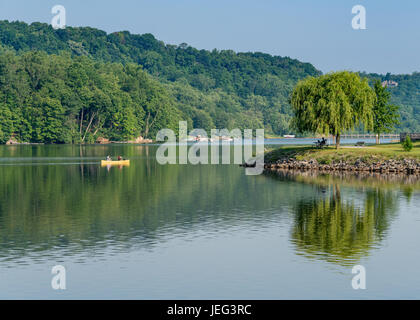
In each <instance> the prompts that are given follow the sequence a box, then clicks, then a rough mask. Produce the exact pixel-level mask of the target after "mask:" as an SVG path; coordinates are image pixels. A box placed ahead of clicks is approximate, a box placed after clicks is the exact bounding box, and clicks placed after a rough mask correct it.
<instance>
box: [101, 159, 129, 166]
mask: <svg viewBox="0 0 420 320" xmlns="http://www.w3.org/2000/svg"><path fill="white" fill-rule="evenodd" d="M129 165H130V160H114V161H113V160H111V161H108V160H101V166H129Z"/></svg>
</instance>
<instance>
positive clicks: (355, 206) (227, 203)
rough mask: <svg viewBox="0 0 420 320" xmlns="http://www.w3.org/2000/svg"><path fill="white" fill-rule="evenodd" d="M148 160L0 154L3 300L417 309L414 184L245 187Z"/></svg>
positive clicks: (216, 170) (265, 178) (372, 180)
mask: <svg viewBox="0 0 420 320" xmlns="http://www.w3.org/2000/svg"><path fill="white" fill-rule="evenodd" d="M156 149H157V147H156V146H139V145H106V146H70V145H64V146H58V145H55V146H54V145H53V146H0V298H2V299H14V298H23V299H27V298H36V299H301V298H303V299H324V298H332V299H366V298H369V299H371V298H372V299H373V298H379V299H388V298H395V299H402V298H408V299H414V298H416V299H419V298H420V253H419V252H420V250H419V245H420V232H419V231H420V210H419V208H420V196H419V192H420V183H419V182H418V181H417V180H416V179H414V178H413V177H411V178H406V177H399V176H393V177H390V178H384V177H371V176H366V177H365V176H332V175H322V176H316V175H312V174H308V173H307V174H297V173H296V174H295V173H288V172H279V173H277V174H264V175H259V176H247V175H245V173H244V169H243V168H240V167H239V166H237V165H159V164H158V163H157V162H156V160H155V153H156ZM108 154H111V155H118V154H121V155H124V156H125V157H128V158H130V159H131V165H130V166H129V167H123V168H118V167H112V168H101V166H100V164H99V163H100V159H103V158H104V157H105V156H106V155H108ZM55 265H63V266H64V267H65V268H66V287H67V288H66V290H62V291H60V290H53V289H52V288H51V279H52V277H53V275H52V274H51V268H52V267H53V266H55ZM355 265H362V266H363V267H364V268H365V270H366V286H367V287H366V289H365V290H354V289H353V287H352V278H353V277H354V276H355V275H354V274H352V268H353V266H355Z"/></svg>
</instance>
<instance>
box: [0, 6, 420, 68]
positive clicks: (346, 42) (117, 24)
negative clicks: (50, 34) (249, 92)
mask: <svg viewBox="0 0 420 320" xmlns="http://www.w3.org/2000/svg"><path fill="white" fill-rule="evenodd" d="M56 4H61V5H63V6H64V7H65V8H66V11H67V25H70V26H91V27H96V28H99V29H102V30H105V31H107V32H113V31H120V30H128V31H130V32H132V33H140V34H142V33H152V34H154V35H155V37H156V38H158V39H160V40H163V41H165V42H167V43H171V44H180V43H182V42H186V43H188V44H189V45H191V46H193V47H196V48H199V49H210V50H211V49H213V48H217V49H233V50H235V51H261V52H267V53H270V54H273V55H280V56H290V57H292V58H296V59H299V60H301V61H305V62H311V63H312V64H314V65H315V67H317V68H318V69H320V70H322V71H323V72H328V71H332V70H353V71H367V72H378V73H386V72H391V73H412V72H414V71H420V41H419V40H420V39H419V38H420V1H418V0H402V1H391V0H312V1H309V0H277V1H276V0H253V1H250V0H223V1H222V0H120V1H107V0H102V1H100V0H53V1H50V0H37V1H33V0H31V1H29V0H13V1H11V0H9V1H6V0H2V1H1V2H0V19H2V20H4V19H7V20H10V21H12V20H20V21H25V22H28V23H29V22H34V21H41V22H47V23H50V22H51V18H52V14H51V8H52V7H53V6H54V5H56ZM358 4H361V5H364V6H365V7H366V11H367V16H366V21H367V29H366V30H353V29H352V27H351V20H352V18H353V15H352V12H351V9H352V7H353V6H354V5H358Z"/></svg>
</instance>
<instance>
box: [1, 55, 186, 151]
mask: <svg viewBox="0 0 420 320" xmlns="http://www.w3.org/2000/svg"><path fill="white" fill-rule="evenodd" d="M180 117H181V115H180V114H179V112H178V110H177V109H176V103H175V101H174V99H173V98H171V97H170V96H169V95H168V93H167V92H166V91H165V90H164V88H163V87H162V86H161V85H160V84H159V83H158V82H157V81H155V80H153V79H152V78H151V77H150V76H149V75H148V74H146V73H145V72H144V71H143V70H142V68H141V67H140V66H138V65H135V64H132V63H128V64H126V65H125V66H123V65H121V64H117V63H103V62H96V61H94V60H92V59H90V58H87V57H74V58H72V57H71V56H70V54H68V53H62V54H59V55H47V54H46V53H44V52H39V51H29V52H25V53H22V54H20V55H16V54H14V53H13V52H11V51H5V52H3V54H1V55H0V142H2V143H4V142H6V141H7V140H8V139H10V138H11V137H12V136H13V137H14V138H15V139H17V140H18V141H24V142H43V143H77V142H89V143H91V142H94V141H95V140H96V139H97V138H98V137H99V136H106V137H109V138H111V139H112V140H128V139H131V138H134V137H137V136H139V135H143V136H153V135H154V134H156V132H157V131H158V130H159V129H160V128H163V127H168V128H173V129H175V125H174V123H175V122H176V121H177V120H178V119H180Z"/></svg>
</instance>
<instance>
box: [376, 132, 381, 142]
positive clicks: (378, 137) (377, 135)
mask: <svg viewBox="0 0 420 320" xmlns="http://www.w3.org/2000/svg"><path fill="white" fill-rule="evenodd" d="M376 144H381V140H380V135H379V133H377V134H376Z"/></svg>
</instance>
